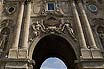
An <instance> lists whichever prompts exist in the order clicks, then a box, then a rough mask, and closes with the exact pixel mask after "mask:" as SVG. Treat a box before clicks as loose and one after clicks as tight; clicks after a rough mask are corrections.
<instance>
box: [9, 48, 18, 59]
mask: <svg viewBox="0 0 104 69" xmlns="http://www.w3.org/2000/svg"><path fill="white" fill-rule="evenodd" d="M17 55H18V50H17V49H10V50H9V55H8V58H17Z"/></svg>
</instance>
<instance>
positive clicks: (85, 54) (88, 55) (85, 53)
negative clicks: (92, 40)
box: [80, 49, 92, 59]
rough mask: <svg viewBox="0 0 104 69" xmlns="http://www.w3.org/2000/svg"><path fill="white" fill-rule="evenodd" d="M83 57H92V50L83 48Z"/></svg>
mask: <svg viewBox="0 0 104 69" xmlns="http://www.w3.org/2000/svg"><path fill="white" fill-rule="evenodd" d="M81 55H82V56H81V57H80V58H81V59H92V56H91V51H90V50H89V49H81Z"/></svg>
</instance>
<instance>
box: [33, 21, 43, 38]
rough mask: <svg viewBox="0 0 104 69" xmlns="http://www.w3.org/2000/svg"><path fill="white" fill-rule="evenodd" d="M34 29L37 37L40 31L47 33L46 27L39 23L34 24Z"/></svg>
mask: <svg viewBox="0 0 104 69" xmlns="http://www.w3.org/2000/svg"><path fill="white" fill-rule="evenodd" d="M32 29H33V32H34V34H35V35H36V36H38V35H39V33H40V31H42V32H45V27H44V25H42V24H40V23H39V22H38V21H37V22H36V23H33V24H32Z"/></svg>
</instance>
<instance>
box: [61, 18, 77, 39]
mask: <svg viewBox="0 0 104 69" xmlns="http://www.w3.org/2000/svg"><path fill="white" fill-rule="evenodd" d="M65 28H66V29H67V30H68V32H69V34H71V36H72V38H73V39H75V40H76V38H75V34H74V31H73V29H72V24H71V23H70V22H69V20H67V21H66V22H65V23H64V24H63V27H62V29H61V31H64V30H65Z"/></svg>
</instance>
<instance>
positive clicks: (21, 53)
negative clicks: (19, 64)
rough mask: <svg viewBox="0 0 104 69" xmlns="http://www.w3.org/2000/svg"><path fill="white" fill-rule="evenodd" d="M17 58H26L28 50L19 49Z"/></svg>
mask: <svg viewBox="0 0 104 69" xmlns="http://www.w3.org/2000/svg"><path fill="white" fill-rule="evenodd" d="M18 58H19V59H20V58H21V59H22V58H28V50H27V49H19V50H18Z"/></svg>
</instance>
